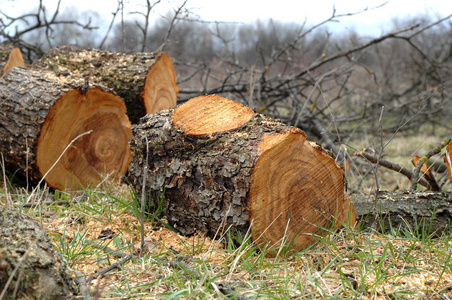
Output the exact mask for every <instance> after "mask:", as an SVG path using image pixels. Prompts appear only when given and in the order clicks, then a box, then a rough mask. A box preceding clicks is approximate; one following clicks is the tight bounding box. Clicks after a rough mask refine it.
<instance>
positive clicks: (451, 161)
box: [444, 142, 452, 182]
mask: <svg viewBox="0 0 452 300" xmlns="http://www.w3.org/2000/svg"><path fill="white" fill-rule="evenodd" d="M444 162H445V163H446V167H447V174H448V175H449V181H450V182H452V142H449V145H447V147H446V154H445V156H444Z"/></svg>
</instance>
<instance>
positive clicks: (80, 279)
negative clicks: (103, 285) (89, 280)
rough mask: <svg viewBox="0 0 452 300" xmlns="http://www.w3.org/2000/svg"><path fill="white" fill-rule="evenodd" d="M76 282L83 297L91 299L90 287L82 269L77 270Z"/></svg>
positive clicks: (84, 299)
mask: <svg viewBox="0 0 452 300" xmlns="http://www.w3.org/2000/svg"><path fill="white" fill-rule="evenodd" d="M74 273H75V276H76V277H75V283H77V285H78V286H79V289H80V294H81V295H82V297H83V300H90V295H89V289H88V286H87V284H86V277H85V275H83V273H82V272H80V271H75V272H74Z"/></svg>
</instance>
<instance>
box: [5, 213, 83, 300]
mask: <svg viewBox="0 0 452 300" xmlns="http://www.w3.org/2000/svg"><path fill="white" fill-rule="evenodd" d="M0 237H1V238H0V294H1V293H2V292H3V290H4V289H5V288H6V290H5V295H4V296H5V298H2V297H0V298H2V299H71V296H74V292H75V289H74V282H73V280H72V278H71V277H70V276H69V274H68V271H67V269H66V264H65V263H64V261H63V259H62V257H61V254H60V253H57V252H55V251H54V250H53V246H52V244H51V243H50V240H49V237H48V235H47V233H46V231H45V230H44V228H42V227H41V226H40V225H39V224H38V223H37V222H35V221H34V220H32V219H31V218H30V217H27V216H25V215H23V214H21V213H20V212H18V211H17V210H15V209H8V208H6V207H4V206H0ZM10 279H11V281H10V282H9V284H8V280H10ZM7 284H8V286H7V287H6V285H7Z"/></svg>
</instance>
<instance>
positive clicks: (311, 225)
mask: <svg viewBox="0 0 452 300" xmlns="http://www.w3.org/2000/svg"><path fill="white" fill-rule="evenodd" d="M146 138H147V141H148V143H146ZM130 146H131V152H132V161H131V164H130V165H129V171H128V177H129V181H130V182H131V184H132V185H133V186H134V187H135V189H136V190H137V191H141V186H142V183H143V176H145V177H146V189H147V191H149V192H150V193H151V195H152V197H151V199H150V206H151V208H153V209H154V210H155V209H156V207H157V206H158V205H159V204H158V199H159V198H160V197H162V195H163V194H164V200H163V203H162V204H163V211H164V212H165V214H166V216H167V218H168V221H169V222H170V224H172V225H173V226H175V228H176V229H178V230H179V231H180V232H181V233H183V234H192V233H194V232H195V231H197V230H200V231H203V232H208V233H209V234H210V235H212V236H213V235H215V234H218V233H220V232H221V231H222V230H226V229H228V228H229V227H231V228H233V229H235V230H237V231H239V232H241V233H245V232H246V231H247V230H248V229H249V227H250V225H251V232H252V234H253V239H254V240H255V241H256V242H257V243H261V242H264V241H268V242H270V243H271V244H278V243H282V242H283V241H282V239H283V238H284V237H286V238H287V240H288V241H291V240H292V239H293V248H294V249H300V248H303V247H306V246H307V245H309V244H311V243H313V242H314V241H315V239H314V238H313V237H312V234H322V233H323V232H322V230H321V229H319V227H317V225H318V226H320V227H327V228H330V229H331V228H334V226H335V225H332V224H331V223H332V221H334V220H335V219H337V220H339V221H342V218H343V202H344V178H343V174H342V170H341V169H340V168H339V166H338V165H337V164H336V163H335V161H334V159H332V158H331V157H330V156H329V155H327V154H326V153H325V152H324V151H323V150H322V149H321V148H320V147H319V146H318V145H316V144H313V143H310V142H308V141H307V140H306V136H305V135H304V133H303V132H302V131H301V130H299V129H296V128H294V127H290V126H288V125H285V124H283V123H281V122H278V121H276V120H272V119H269V118H267V117H265V116H263V115H260V114H254V113H253V112H252V111H251V110H250V109H248V108H246V107H243V106H242V105H240V104H238V103H236V102H233V101H230V100H227V99H224V98H221V97H218V96H206V97H198V98H195V99H192V100H190V101H188V102H186V103H185V104H183V105H181V106H179V107H178V108H176V109H175V110H172V109H170V110H167V111H163V112H160V113H157V114H154V115H151V116H146V117H144V118H142V122H141V123H140V124H139V125H136V126H134V127H133V128H132V139H131V142H130ZM147 149H149V151H148V150H147ZM147 154H148V157H149V158H148V162H147V164H146V155H147ZM144 164H146V166H147V167H148V171H147V172H146V175H144V173H143V171H144ZM335 223H336V224H337V223H338V222H335Z"/></svg>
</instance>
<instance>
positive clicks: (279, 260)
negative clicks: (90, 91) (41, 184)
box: [0, 188, 452, 299]
mask: <svg viewBox="0 0 452 300" xmlns="http://www.w3.org/2000/svg"><path fill="white" fill-rule="evenodd" d="M8 193H9V195H8V196H10V197H11V198H12V199H13V201H14V205H15V206H16V208H17V209H20V210H22V211H24V213H27V214H29V215H31V216H33V217H34V218H37V219H38V220H40V222H41V223H42V224H43V225H44V226H45V227H46V228H47V230H48V231H49V232H50V236H51V238H52V240H53V243H54V246H55V249H56V250H57V251H60V252H61V253H62V254H63V257H64V259H65V261H66V262H67V264H68V267H69V270H71V271H75V270H78V271H81V272H82V273H83V274H85V275H86V276H89V275H93V274H95V272H97V271H98V270H99V269H101V268H103V267H106V266H108V265H110V264H112V263H114V262H116V261H118V260H119V258H118V257H115V256H114V255H112V254H109V253H107V252H105V251H102V250H101V249H98V248H95V247H92V246H90V245H88V244H86V243H85V242H84V241H85V240H91V241H95V242H96V243H98V244H99V245H103V246H108V247H109V248H112V249H114V250H117V251H121V252H124V253H130V254H133V255H135V258H133V259H132V260H130V261H128V262H127V263H125V264H124V265H122V266H121V267H120V268H119V269H116V270H113V271H110V272H109V273H107V274H106V275H105V276H104V277H102V278H98V279H95V280H93V281H91V283H90V284H91V286H90V291H91V293H92V294H94V293H96V290H97V291H98V292H100V293H101V297H100V299H114V298H133V299H237V297H239V299H241V298H240V297H241V296H247V297H249V298H251V299H411V298H422V297H424V299H441V297H442V296H445V295H447V296H450V295H451V294H452V292H451V289H450V286H451V285H452V266H451V263H450V259H451V255H452V251H451V248H452V245H451V243H450V240H451V239H452V232H445V233H443V235H442V236H441V237H439V238H434V237H433V236H426V235H425V234H422V228H414V229H413V230H411V231H410V230H407V229H400V228H392V229H391V230H390V232H386V233H384V234H383V233H377V232H374V231H372V230H370V229H365V230H358V229H353V228H342V229H341V230H339V231H338V232H333V233H331V234H329V235H327V236H325V237H320V236H319V237H317V239H318V241H317V243H316V244H314V245H312V246H310V247H308V248H307V249H304V250H302V251H300V252H297V253H295V254H293V255H290V254H289V252H284V251H283V250H284V249H282V250H281V249H280V248H273V249H272V248H270V249H267V250H262V249H259V248H258V247H256V246H255V245H254V244H253V243H252V241H251V239H250V237H249V236H245V237H243V236H240V235H235V234H233V232H227V233H226V235H225V239H226V243H225V245H224V246H223V244H221V243H218V242H216V241H213V240H211V239H209V238H208V237H205V236H203V235H196V236H194V237H191V238H187V237H182V236H179V235H177V234H176V233H174V232H172V231H171V230H169V229H167V228H166V227H165V226H164V225H162V224H161V223H159V222H157V221H156V219H155V218H154V219H152V217H150V218H148V219H147V220H146V222H145V227H146V230H145V233H146V236H151V237H153V238H154V244H152V245H151V246H148V247H147V248H146V251H145V255H144V256H143V257H141V258H139V257H138V254H139V245H140V238H139V237H140V228H139V224H140V223H139V218H138V217H137V214H136V201H135V200H134V196H133V195H131V194H130V190H128V189H126V188H125V189H122V190H121V189H120V190H119V191H118V190H117V189H111V188H106V189H104V190H101V189H98V190H87V191H86V193H87V195H88V197H87V198H86V199H84V200H82V201H80V202H77V201H74V199H75V198H76V197H77V196H78V194H70V193H61V192H58V193H56V194H55V195H54V196H52V195H51V194H49V193H48V192H46V191H41V192H39V193H36V194H37V196H36V198H35V199H32V201H37V199H38V195H39V197H41V196H43V195H44V196H48V197H55V199H58V200H64V201H67V202H68V205H66V206H61V205H43V206H42V207H32V208H24V207H23V204H24V203H25V200H26V199H27V198H28V196H29V195H28V194H27V193H26V192H24V191H23V190H14V189H10V190H9V192H8ZM5 197H6V194H5V193H4V192H2V194H0V199H1V201H2V202H1V203H4V202H5ZM2 205H3V204H2ZM419 226H421V225H419ZM423 226H428V224H424V225H423ZM106 228H110V229H111V230H112V231H113V232H114V236H113V237H112V238H111V239H103V240H99V239H97V235H98V234H99V232H100V231H101V230H103V229H106ZM156 233H159V234H160V235H156ZM269 253H278V255H276V256H274V255H273V256H270V255H268V254H269ZM224 292H230V294H224Z"/></svg>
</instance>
